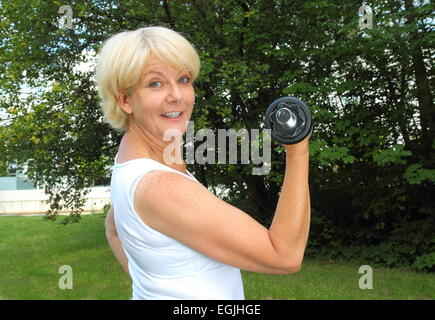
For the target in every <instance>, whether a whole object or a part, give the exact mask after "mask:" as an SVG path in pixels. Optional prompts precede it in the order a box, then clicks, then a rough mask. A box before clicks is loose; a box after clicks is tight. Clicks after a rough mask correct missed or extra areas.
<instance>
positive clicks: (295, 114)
mask: <svg viewBox="0 0 435 320" xmlns="http://www.w3.org/2000/svg"><path fill="white" fill-rule="evenodd" d="M265 124H266V128H267V129H271V131H272V137H273V138H274V139H275V140H276V141H278V142H279V143H281V144H295V143H298V142H300V141H302V140H303V139H304V138H305V137H306V136H307V135H309V134H312V132H313V129H314V121H313V119H312V117H311V112H310V109H309V108H308V106H307V105H306V104H305V103H303V102H302V101H301V100H299V99H297V98H295V97H290V96H289V97H282V98H279V99H276V100H275V101H274V102H272V103H271V104H270V105H269V107H268V108H267V111H266V117H265Z"/></svg>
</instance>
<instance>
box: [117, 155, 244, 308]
mask: <svg viewBox="0 0 435 320" xmlns="http://www.w3.org/2000/svg"><path fill="white" fill-rule="evenodd" d="M153 170H164V171H171V172H176V173H179V174H181V175H183V176H185V177H186V178H188V179H192V180H194V181H196V182H198V183H200V182H199V181H198V180H196V178H195V177H194V176H193V175H192V174H191V173H190V172H189V171H187V172H188V173H189V175H186V174H184V173H182V172H180V171H178V170H175V169H172V168H171V167H168V166H166V165H164V164H162V163H160V162H158V161H155V160H152V159H148V158H140V159H134V160H130V161H127V162H123V163H116V158H115V162H114V165H113V167H112V177H111V183H110V194H111V200H112V206H113V208H114V218H115V226H116V230H117V232H118V235H119V239H120V241H121V244H122V247H123V249H124V251H125V254H126V256H127V258H128V270H129V272H130V275H131V278H132V281H133V284H132V289H133V296H132V299H133V300H143V299H150V300H156V299H165V300H169V299H170V300H172V299H187V300H196V299H204V300H244V299H245V297H244V291H243V283H242V277H241V273H240V270H239V269H237V268H234V267H232V266H228V265H225V264H223V263H221V262H219V261H216V260H214V259H211V258H209V257H207V256H205V255H203V254H201V253H200V252H198V251H195V250H193V249H191V248H190V247H187V246H186V245H184V244H182V243H181V242H179V241H177V240H175V239H173V238H171V237H168V236H166V235H164V234H163V233H160V232H159V231H157V230H155V229H152V228H151V227H149V226H148V225H146V224H145V223H144V222H143V221H142V219H140V217H139V216H138V214H137V212H136V211H135V209H134V205H133V204H134V194H135V190H136V186H137V185H138V183H139V181H140V180H141V179H142V178H143V177H144V175H145V174H147V173H148V172H150V171H153Z"/></svg>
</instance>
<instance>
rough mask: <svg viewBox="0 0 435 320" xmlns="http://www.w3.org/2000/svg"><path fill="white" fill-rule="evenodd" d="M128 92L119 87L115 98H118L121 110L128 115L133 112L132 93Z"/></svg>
mask: <svg viewBox="0 0 435 320" xmlns="http://www.w3.org/2000/svg"><path fill="white" fill-rule="evenodd" d="M128 92H129V91H128V90H125V89H120V90H119V93H118V96H117V97H116V98H117V99H118V103H119V106H120V108H121V110H122V111H124V112H125V113H126V114H128V115H130V114H133V105H132V95H131V94H129V93H128Z"/></svg>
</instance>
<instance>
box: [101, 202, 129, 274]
mask: <svg viewBox="0 0 435 320" xmlns="http://www.w3.org/2000/svg"><path fill="white" fill-rule="evenodd" d="M105 226H106V238H107V241H108V242H109V246H110V249H112V252H113V254H114V255H115V257H116V259H117V260H118V262H119V263H120V264H121V267H122V269H123V270H124V271H125V272H126V273H127V274H128V276H129V277H130V278H131V276H130V272H129V271H128V259H127V256H126V255H125V252H124V249H123V248H122V245H121V241H120V240H119V237H118V232H116V227H115V220H114V218H113V207H112V206H111V207H110V210H109V212H108V213H107V216H106V221H105Z"/></svg>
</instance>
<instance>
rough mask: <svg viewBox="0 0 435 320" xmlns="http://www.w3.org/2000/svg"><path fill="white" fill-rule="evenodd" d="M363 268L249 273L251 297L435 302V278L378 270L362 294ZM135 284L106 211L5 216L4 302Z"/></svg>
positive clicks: (91, 295)
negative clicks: (67, 277) (108, 233)
mask: <svg viewBox="0 0 435 320" xmlns="http://www.w3.org/2000/svg"><path fill="white" fill-rule="evenodd" d="M60 220H62V217H61V218H60ZM367 264H369V263H367ZM62 265H68V266H70V267H71V268H72V271H73V289H72V290H69V289H64V290H62V289H60V288H59V285H58V282H59V279H60V278H61V277H62V276H63V274H60V273H58V271H59V268H60V267H61V266H62ZM358 269H359V265H358V264H353V263H350V262H338V261H321V260H315V261H314V260H311V261H304V265H303V268H302V270H301V271H300V272H299V273H297V274H292V275H266V274H257V273H252V272H245V271H243V272H242V275H243V282H244V287H245V295H246V299H434V296H435V275H434V274H420V273H416V272H413V271H410V270H406V269H386V268H375V267H374V268H373V289H371V290H361V289H359V286H358V281H359V278H360V277H361V276H362V274H359V273H358ZM130 286H131V284H130V281H129V279H128V277H127V276H126V275H125V274H124V273H123V272H122V270H121V267H120V266H119V265H118V263H117V262H116V260H115V258H114V256H113V255H112V253H111V251H110V249H109V246H108V244H107V242H106V238H105V234H104V217H103V215H102V214H93V215H85V216H83V217H82V220H81V222H80V223H79V224H73V225H68V226H63V225H60V224H57V223H52V222H46V221H43V220H42V217H5V216H3V217H0V299H129V298H130V296H131V292H130V291H131V287H130Z"/></svg>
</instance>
